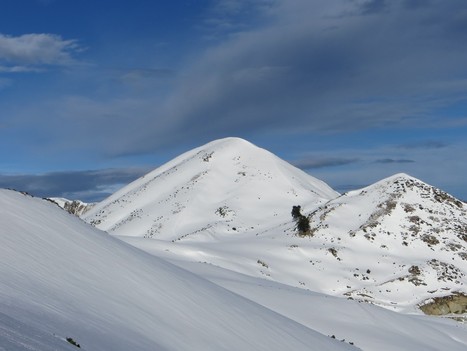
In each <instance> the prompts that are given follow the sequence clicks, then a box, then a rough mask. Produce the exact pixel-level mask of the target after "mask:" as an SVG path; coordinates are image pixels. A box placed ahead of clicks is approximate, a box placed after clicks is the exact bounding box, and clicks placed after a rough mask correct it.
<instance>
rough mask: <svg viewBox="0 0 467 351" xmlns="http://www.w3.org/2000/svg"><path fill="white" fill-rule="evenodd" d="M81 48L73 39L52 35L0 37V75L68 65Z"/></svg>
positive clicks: (73, 61) (74, 62)
mask: <svg viewBox="0 0 467 351" xmlns="http://www.w3.org/2000/svg"><path fill="white" fill-rule="evenodd" d="M79 51H82V47H81V46H80V45H79V44H78V43H77V41H76V40H74V39H72V40H64V39H62V37H60V36H59V35H54V34H36V33H32V34H24V35H21V36H16V37H14V36H10V35H5V34H0V64H1V65H0V72H2V71H3V72H24V71H34V70H37V69H38V67H41V66H69V65H72V64H76V63H77V61H76V60H75V58H74V57H73V54H75V53H76V52H79Z"/></svg>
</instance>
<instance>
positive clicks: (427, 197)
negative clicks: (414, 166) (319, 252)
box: [310, 174, 467, 308]
mask: <svg viewBox="0 0 467 351" xmlns="http://www.w3.org/2000/svg"><path fill="white" fill-rule="evenodd" d="M310 223H311V230H310V233H311V235H312V237H313V239H312V240H315V241H319V242H325V243H326V242H327V243H328V245H329V244H331V243H333V244H332V250H333V252H334V254H335V255H336V257H338V258H339V263H338V265H341V266H342V268H344V267H345V266H346V265H347V264H348V263H349V262H351V261H352V260H360V261H362V260H363V258H364V257H367V258H368V259H367V260H365V261H366V262H367V263H366V264H367V266H368V272H371V275H370V274H369V273H368V274H365V273H364V272H361V271H355V270H349V271H348V273H347V275H348V279H349V280H350V281H351V283H349V284H348V286H351V287H352V289H349V290H348V291H347V292H346V294H347V295H348V296H352V297H354V298H361V297H368V298H369V299H370V301H379V302H381V301H383V302H384V301H386V302H387V303H392V304H394V305H397V304H399V305H400V304H402V303H404V304H407V305H409V304H411V303H412V304H417V303H422V302H423V301H424V300H426V299H429V298H431V297H436V296H446V295H450V294H454V293H456V292H459V291H463V292H466V291H467V288H466V285H467V277H466V274H467V206H466V204H465V203H463V202H462V201H460V200H458V199H456V198H454V197H452V196H451V195H449V194H447V193H445V192H443V191H441V190H440V189H437V188H435V187H433V186H431V185H428V184H426V183H424V182H422V181H420V180H418V179H416V178H414V177H411V176H408V175H406V174H397V175H394V176H392V177H389V178H386V179H383V180H381V181H379V182H377V183H375V184H373V185H370V186H368V187H366V188H363V189H361V190H356V191H352V192H349V193H347V194H344V195H342V196H340V197H338V198H336V199H333V200H331V201H330V202H328V203H327V204H325V205H323V206H321V207H320V208H319V209H317V210H315V211H313V212H312V213H311V214H310ZM356 253H357V254H356ZM352 275H353V277H352ZM391 275H392V276H393V277H392V278H390V277H391ZM356 286H359V287H358V288H355V287H356ZM401 298H402V299H401ZM466 308H467V307H466Z"/></svg>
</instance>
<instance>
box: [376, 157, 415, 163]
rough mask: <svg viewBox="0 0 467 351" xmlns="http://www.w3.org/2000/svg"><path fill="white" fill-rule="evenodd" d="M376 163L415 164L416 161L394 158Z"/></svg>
mask: <svg viewBox="0 0 467 351" xmlns="http://www.w3.org/2000/svg"><path fill="white" fill-rule="evenodd" d="M374 162H375V163H415V161H414V160H408V159H393V158H382V159H379V160H376V161H374Z"/></svg>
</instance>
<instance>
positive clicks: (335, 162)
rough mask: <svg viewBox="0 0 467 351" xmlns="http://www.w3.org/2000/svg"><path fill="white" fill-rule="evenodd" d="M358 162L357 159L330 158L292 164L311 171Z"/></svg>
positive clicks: (312, 159)
mask: <svg viewBox="0 0 467 351" xmlns="http://www.w3.org/2000/svg"><path fill="white" fill-rule="evenodd" d="M358 161H359V160H358V159H356V158H338V157H329V158H308V159H303V160H298V161H293V162H292V164H293V165H294V166H295V167H298V168H301V169H303V170H309V169H316V168H325V167H335V166H344V165H348V164H352V163H356V162H358Z"/></svg>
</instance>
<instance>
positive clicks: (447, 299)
mask: <svg viewBox="0 0 467 351" xmlns="http://www.w3.org/2000/svg"><path fill="white" fill-rule="evenodd" d="M429 301H430V302H428V303H426V304H424V305H422V306H420V309H421V310H422V311H423V312H424V313H425V314H429V315H435V316H442V315H447V314H462V313H467V295H464V294H455V295H449V296H444V297H435V298H433V299H430V300H429Z"/></svg>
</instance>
